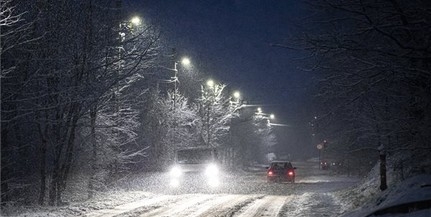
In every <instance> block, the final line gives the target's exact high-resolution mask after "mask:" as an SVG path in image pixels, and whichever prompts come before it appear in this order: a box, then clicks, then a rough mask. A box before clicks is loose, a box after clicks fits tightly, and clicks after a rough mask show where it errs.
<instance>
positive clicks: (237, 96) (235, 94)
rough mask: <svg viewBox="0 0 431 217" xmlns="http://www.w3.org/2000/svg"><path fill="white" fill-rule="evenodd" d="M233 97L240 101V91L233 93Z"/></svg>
mask: <svg viewBox="0 0 431 217" xmlns="http://www.w3.org/2000/svg"><path fill="white" fill-rule="evenodd" d="M233 97H234V98H235V99H237V100H239V98H240V97H241V94H240V93H239V91H235V92H234V93H233Z"/></svg>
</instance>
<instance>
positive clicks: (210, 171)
mask: <svg viewBox="0 0 431 217" xmlns="http://www.w3.org/2000/svg"><path fill="white" fill-rule="evenodd" d="M218 173H219V169H218V167H217V165H215V164H210V165H208V166H207V168H206V170H205V174H206V175H207V176H216V175H218Z"/></svg>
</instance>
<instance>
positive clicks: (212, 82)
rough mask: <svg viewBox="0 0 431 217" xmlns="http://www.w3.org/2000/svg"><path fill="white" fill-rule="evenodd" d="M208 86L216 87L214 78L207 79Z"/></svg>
mask: <svg viewBox="0 0 431 217" xmlns="http://www.w3.org/2000/svg"><path fill="white" fill-rule="evenodd" d="M207 86H208V87H209V88H213V87H214V81H213V80H212V79H209V80H208V81H207Z"/></svg>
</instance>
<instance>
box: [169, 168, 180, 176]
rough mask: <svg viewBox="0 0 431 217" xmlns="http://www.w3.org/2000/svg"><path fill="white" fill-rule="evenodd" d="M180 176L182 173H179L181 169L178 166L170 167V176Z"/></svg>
mask: <svg viewBox="0 0 431 217" xmlns="http://www.w3.org/2000/svg"><path fill="white" fill-rule="evenodd" d="M181 174H183V171H181V168H180V167H179V166H174V167H172V169H171V171H170V175H171V176H173V177H179V176H181Z"/></svg>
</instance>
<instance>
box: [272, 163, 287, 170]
mask: <svg viewBox="0 0 431 217" xmlns="http://www.w3.org/2000/svg"><path fill="white" fill-rule="evenodd" d="M271 168H274V169H289V168H292V164H290V163H289V162H276V163H272V164H271Z"/></svg>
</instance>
